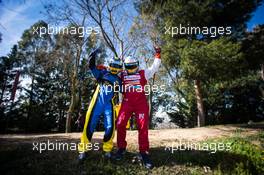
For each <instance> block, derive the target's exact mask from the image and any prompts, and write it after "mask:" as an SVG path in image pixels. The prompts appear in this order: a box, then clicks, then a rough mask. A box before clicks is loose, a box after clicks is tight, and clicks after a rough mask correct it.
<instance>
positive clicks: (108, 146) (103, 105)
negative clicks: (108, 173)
mask: <svg viewBox="0 0 264 175" xmlns="http://www.w3.org/2000/svg"><path fill="white" fill-rule="evenodd" d="M98 52H99V51H98V50H96V51H94V52H93V53H91V54H90V56H89V58H90V60H89V68H90V70H91V71H92V74H93V76H94V77H95V78H96V80H97V82H98V85H97V87H96V89H95V92H94V95H93V97H92V100H91V102H90V105H89V108H88V111H87V113H86V119H85V124H84V129H83V132H82V136H81V143H79V145H78V151H79V160H84V159H85V158H86V155H87V151H88V149H87V147H88V148H90V147H89V146H87V144H89V143H90V142H91V139H92V135H93V133H94V131H95V129H96V126H97V124H98V122H99V118H100V116H103V119H104V129H105V134H104V138H103V152H104V156H105V157H107V158H110V157H111V151H112V148H113V137H114V132H115V109H114V108H115V106H114V97H116V93H115V92H116V91H115V90H114V89H115V87H119V88H118V90H120V89H121V88H120V86H121V85H122V82H121V79H120V78H119V76H118V74H119V73H120V72H121V70H122V62H121V60H120V59H118V58H116V57H115V58H113V59H112V60H111V61H110V63H109V67H108V69H106V68H99V67H98V66H96V64H95V62H96V56H97V53H98Z"/></svg>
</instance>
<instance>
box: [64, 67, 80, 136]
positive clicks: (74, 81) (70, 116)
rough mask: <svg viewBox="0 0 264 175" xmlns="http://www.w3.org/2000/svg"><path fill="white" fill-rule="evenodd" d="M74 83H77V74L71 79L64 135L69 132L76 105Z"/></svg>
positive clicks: (75, 87)
mask: <svg viewBox="0 0 264 175" xmlns="http://www.w3.org/2000/svg"><path fill="white" fill-rule="evenodd" d="M76 83H77V74H76V72H75V73H74V74H73V76H72V78H71V103H70V106H69V109H68V113H67V118H66V126H65V133H69V132H71V121H72V114H73V112H74V109H75V104H76V90H77V86H76Z"/></svg>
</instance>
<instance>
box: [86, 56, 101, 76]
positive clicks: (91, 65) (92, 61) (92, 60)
mask: <svg viewBox="0 0 264 175" xmlns="http://www.w3.org/2000/svg"><path fill="white" fill-rule="evenodd" d="M89 68H90V69H91V71H92V74H93V76H94V77H95V78H96V79H97V80H98V79H99V77H101V76H102V70H99V69H97V67H96V66H95V55H92V56H91V57H90V60H89Z"/></svg>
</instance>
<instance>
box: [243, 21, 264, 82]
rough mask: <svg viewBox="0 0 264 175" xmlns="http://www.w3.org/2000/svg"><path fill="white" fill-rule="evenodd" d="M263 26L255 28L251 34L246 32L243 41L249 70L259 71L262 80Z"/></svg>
mask: <svg viewBox="0 0 264 175" xmlns="http://www.w3.org/2000/svg"><path fill="white" fill-rule="evenodd" d="M263 47H264V25H258V26H256V27H255V28H254V29H253V31H252V32H247V34H246V38H245V39H244V40H243V49H244V50H245V53H246V59H247V61H248V64H249V66H250V68H251V69H257V70H261V71H260V74H261V78H262V80H264V58H263V55H264V51H263Z"/></svg>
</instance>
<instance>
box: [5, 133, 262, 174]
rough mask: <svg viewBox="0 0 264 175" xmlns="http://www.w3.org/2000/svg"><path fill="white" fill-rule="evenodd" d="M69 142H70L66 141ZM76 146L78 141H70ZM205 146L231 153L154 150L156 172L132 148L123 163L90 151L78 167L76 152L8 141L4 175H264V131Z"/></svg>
mask: <svg viewBox="0 0 264 175" xmlns="http://www.w3.org/2000/svg"><path fill="white" fill-rule="evenodd" d="M63 141H69V140H63ZM71 141H74V142H77V140H71ZM203 143H208V144H210V143H229V144H231V148H232V149H231V150H229V151H217V152H216V153H211V151H201V150H200V151H199V150H185V151H179V150H178V151H175V152H174V153H171V152H169V151H165V148H164V147H155V148H152V149H151V159H152V160H153V163H154V164H155V167H154V169H152V170H150V171H149V170H146V169H144V168H143V167H142V166H141V165H140V164H139V163H132V159H133V157H135V156H136V155H137V153H136V150H133V149H131V148H129V151H130V152H128V154H126V156H125V159H124V160H122V161H109V160H105V159H103V158H102V156H101V152H100V151H91V152H90V153H89V157H88V159H87V160H86V161H85V162H84V163H83V164H79V163H78V161H77V156H78V154H77V152H74V151H45V152H43V153H41V154H40V153H39V152H36V151H32V143H30V142H21V143H20V142H16V141H15V140H11V141H10V140H9V141H6V142H3V144H1V145H0V165H1V168H0V173H1V174H108V175H109V174H120V175H122V174H132V175H133V174H135V175H138V174H157V175H163V174H179V175H189V174H194V175H199V174H232V175H233V174H239V175H241V174H245V175H247V174H252V175H255V174H264V153H263V148H264V147H263V146H264V145H263V144H264V131H259V132H258V133H257V134H254V135H251V136H243V132H241V131H240V130H239V131H236V132H235V133H234V134H233V135H232V136H230V137H225V138H221V139H216V140H206V141H204V142H203Z"/></svg>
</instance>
